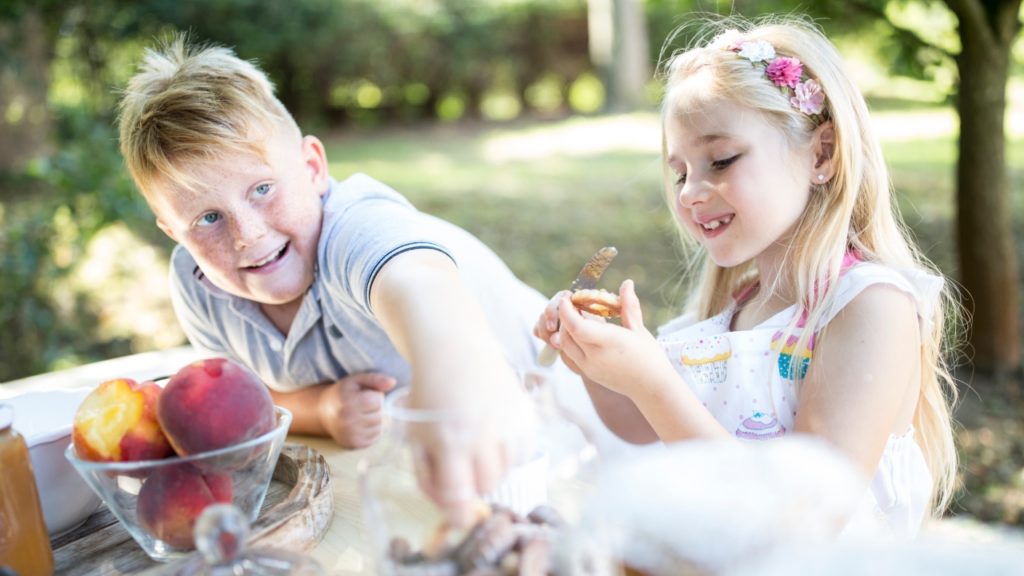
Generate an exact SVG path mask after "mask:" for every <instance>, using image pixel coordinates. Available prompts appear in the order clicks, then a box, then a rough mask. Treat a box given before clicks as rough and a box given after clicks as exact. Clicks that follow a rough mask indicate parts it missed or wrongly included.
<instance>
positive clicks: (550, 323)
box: [533, 290, 582, 374]
mask: <svg viewBox="0 0 1024 576" xmlns="http://www.w3.org/2000/svg"><path fill="white" fill-rule="evenodd" d="M570 294H571V292H569V291H568V290H562V291H560V292H558V293H556V294H555V295H554V296H552V297H551V300H549V301H548V305H547V306H545V307H544V312H543V313H542V314H541V315H540V318H539V319H538V320H537V324H536V325H535V326H534V327H533V335H534V336H536V337H537V338H540V339H541V340H543V341H544V343H545V344H547V345H548V346H551V347H552V348H555V349H556V350H557V349H558V347H557V346H554V345H552V341H551V339H552V338H555V339H556V340H557V338H558V325H559V319H558V305H559V303H560V302H561V301H562V300H563V299H565V300H568V299H569V296H570ZM562 362H565V365H566V366H568V367H569V369H570V370H572V371H573V372H575V373H577V374H582V373H581V372H580V369H579V368H578V367H577V366H576V365H575V364H574V363H573V362H572V360H571V359H569V358H567V357H566V355H565V354H562Z"/></svg>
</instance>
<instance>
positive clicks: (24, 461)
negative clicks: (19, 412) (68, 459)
mask: <svg viewBox="0 0 1024 576" xmlns="http://www.w3.org/2000/svg"><path fill="white" fill-rule="evenodd" d="M13 423H14V408H12V407H11V406H10V405H8V404H0V471H2V472H0V567H6V568H10V569H13V570H14V571H15V572H16V573H18V574H21V575H22V576H28V575H35V574H52V573H53V550H51V549H50V539H49V536H47V534H46V524H45V523H44V522H43V508H42V506H41V505H40V503H39V492H38V490H37V489H36V481H35V477H34V476H33V475H32V462H31V461H30V460H29V454H28V446H27V445H26V444H25V439H24V438H22V437H21V435H20V434H18V432H17V431H15V430H14V428H13V426H12V425H13Z"/></svg>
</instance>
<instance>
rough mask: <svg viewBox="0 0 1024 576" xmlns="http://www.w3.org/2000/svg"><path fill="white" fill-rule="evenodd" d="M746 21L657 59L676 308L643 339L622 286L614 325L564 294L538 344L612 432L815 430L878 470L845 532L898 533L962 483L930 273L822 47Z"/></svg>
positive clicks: (827, 48)
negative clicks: (677, 234)
mask: <svg viewBox="0 0 1024 576" xmlns="http://www.w3.org/2000/svg"><path fill="white" fill-rule="evenodd" d="M730 24H731V25H735V24H736V23H735V22H730ZM743 28H744V30H743V32H739V31H737V30H735V29H730V30H727V31H724V32H722V33H720V34H718V35H717V36H715V37H714V39H713V40H712V41H710V42H708V43H706V44H705V45H700V46H697V47H695V48H692V49H690V50H687V51H685V52H682V53H680V54H678V55H675V56H674V57H673V58H671V60H670V62H669V63H668V66H667V78H666V90H665V97H664V102H663V106H662V128H663V146H662V148H663V152H664V159H665V166H666V170H665V173H666V188H667V191H668V194H667V200H668V204H669V206H670V207H671V209H672V211H673V215H674V217H675V220H676V222H677V224H678V226H679V228H680V230H681V233H682V236H683V237H684V239H685V238H687V237H689V238H693V239H695V240H696V241H697V242H698V243H699V244H700V245H701V247H702V248H703V250H701V252H702V253H703V256H704V258H705V266H704V270H703V273H702V274H701V276H700V278H699V281H698V282H697V283H696V284H695V287H694V289H693V290H692V293H691V297H690V300H689V303H688V304H689V306H688V311H687V314H685V315H684V316H682V317H681V318H678V319H676V320H674V321H671V322H669V323H668V324H667V325H665V326H663V327H662V328H661V330H660V331H659V335H658V337H657V338H655V337H654V336H652V335H651V334H650V333H649V332H648V331H647V330H646V329H645V328H644V324H643V318H642V314H641V309H640V304H639V301H638V300H637V297H636V293H635V291H634V287H633V283H632V281H629V280H627V281H625V282H624V283H623V284H622V286H621V288H620V291H619V295H620V297H621V303H622V325H621V326H618V325H614V324H609V323H604V322H599V321H595V320H594V318H593V317H589V316H585V315H583V314H581V313H580V312H578V311H577V310H576V309H575V308H574V307H573V306H572V304H571V302H570V301H569V298H568V297H567V296H566V294H565V293H559V294H558V295H556V296H555V298H553V299H552V301H551V303H550V304H549V306H548V308H547V309H546V310H545V312H544V314H543V316H542V317H541V318H540V320H539V321H538V323H537V326H536V328H535V333H536V335H537V336H538V337H540V338H541V339H543V340H545V341H547V342H549V343H550V344H551V345H552V346H553V347H555V348H556V349H558V350H560V352H561V356H562V358H563V360H564V361H565V362H566V364H568V365H569V367H570V368H571V369H573V370H574V371H576V372H578V373H579V374H580V375H581V376H583V378H584V382H585V383H586V384H587V389H588V392H589V393H590V396H591V400H592V401H593V403H594V405H595V408H596V409H597V411H598V413H599V414H600V415H601V417H602V419H603V420H604V421H605V422H606V423H607V424H608V426H609V427H610V428H611V429H612V430H614V431H615V432H616V433H617V434H618V435H619V436H621V437H623V438H624V439H626V440H629V441H632V442H636V443H645V442H653V441H656V440H662V441H665V442H669V441H675V440H683V439H691V438H716V437H727V438H740V439H743V440H765V439H769V438H774V437H777V436H780V435H783V434H790V433H805V434H813V435H817V436H820V437H823V438H825V439H826V440H828V441H829V442H831V443H832V444H833V445H834V446H836V447H837V448H838V449H839V450H840V451H842V452H843V453H845V454H846V455H847V456H849V457H850V458H851V459H852V460H853V461H854V463H856V464H857V465H859V467H860V468H862V469H863V470H864V471H865V472H866V473H867V475H868V477H871V478H873V479H872V481H871V483H870V489H869V490H868V493H867V494H866V496H865V499H864V504H863V506H862V509H861V510H859V511H858V512H857V513H856V514H855V515H854V518H852V519H851V523H850V524H848V527H850V528H851V529H852V528H853V526H857V527H858V529H859V528H860V527H864V526H865V525H867V526H869V528H870V530H872V531H873V532H877V531H878V530H882V531H884V533H886V534H891V535H892V536H894V537H899V538H909V537H912V536H913V535H914V534H916V532H917V529H918V528H919V526H920V525H921V523H922V521H923V519H924V517H925V515H926V512H927V510H928V509H929V507H930V508H931V510H932V511H933V512H935V513H938V512H940V511H941V510H942V509H943V508H944V507H945V506H946V504H947V503H948V501H949V498H950V494H951V491H952V489H953V486H954V480H955V473H956V453H955V450H954V446H953V435H952V428H951V421H950V402H951V401H952V400H953V399H954V398H955V387H954V385H953V382H952V379H951V378H950V375H949V372H948V371H947V369H946V366H945V365H944V363H943V358H942V355H941V354H940V341H941V338H942V328H943V311H942V306H941V300H942V298H943V297H945V293H944V285H943V281H942V280H941V278H940V277H939V276H938V275H936V273H934V272H933V271H931V269H930V268H929V267H928V266H927V265H926V263H925V262H924V261H923V259H922V257H921V256H920V254H918V252H917V250H916V249H915V248H914V247H913V246H912V245H911V242H910V241H909V240H908V239H907V236H906V234H905V233H904V230H903V227H902V224H901V222H900V219H899V216H898V214H897V213H896V211H895V210H894V207H893V200H892V197H891V192H890V186H889V177H888V174H887V171H886V167H885V163H884V161H883V158H882V152H881V147H880V144H879V141H878V138H877V137H876V136H875V134H874V132H873V130H872V126H871V122H870V119H869V117H868V110H867V105H866V103H865V101H864V98H863V96H862V95H861V94H860V92H859V91H858V90H857V88H856V87H855V86H854V85H853V84H852V82H851V81H850V78H849V75H848V74H847V72H846V70H845V68H844V66H843V63H842V61H841V59H840V56H839V54H838V53H837V51H836V49H835V47H834V46H833V45H832V44H831V43H830V42H829V41H828V40H827V39H826V38H825V37H824V36H823V35H822V34H821V33H820V32H819V31H818V30H817V29H816V28H815V27H814V26H813V25H811V24H808V23H805V22H803V21H798V20H787V21H783V20H778V19H775V20H771V21H762V22H760V23H757V24H745V25H743Z"/></svg>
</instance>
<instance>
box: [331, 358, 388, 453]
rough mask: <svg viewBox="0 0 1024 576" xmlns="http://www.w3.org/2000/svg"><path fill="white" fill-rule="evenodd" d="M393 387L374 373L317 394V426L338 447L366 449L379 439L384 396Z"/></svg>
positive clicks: (343, 380) (357, 376)
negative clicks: (319, 424)
mask: <svg viewBox="0 0 1024 576" xmlns="http://www.w3.org/2000/svg"><path fill="white" fill-rule="evenodd" d="M394 387H395V379H394V378H392V377H390V376H386V375H384V374H380V373H376V372H364V373H361V374H352V375H350V376H346V377H345V378H342V379H341V380H338V381H337V382H335V383H334V384H331V385H329V386H327V387H326V388H325V389H324V390H323V392H322V393H321V394H320V401H319V404H318V406H317V414H318V416H319V418H320V423H321V424H322V425H323V427H324V429H325V430H326V431H327V433H328V434H330V435H331V438H334V441H335V442H337V443H338V444H339V445H341V447H343V448H366V447H367V446H369V445H370V444H373V442H374V440H376V439H377V438H378V437H379V436H380V433H381V429H382V426H383V408H384V393H385V392H387V391H388V390H391V389H392V388H394Z"/></svg>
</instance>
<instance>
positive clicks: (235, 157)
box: [119, 37, 545, 522]
mask: <svg viewBox="0 0 1024 576" xmlns="http://www.w3.org/2000/svg"><path fill="white" fill-rule="evenodd" d="M119 123H120V139H121V143H120V145H121V152H122V154H123V155H124V158H125V161H126V164H127V166H128V169H129V171H130V172H131V175H132V177H133V178H134V180H135V183H136V185H137V186H138V188H139V190H140V191H141V192H142V194H143V195H144V196H145V198H146V200H147V202H148V203H149V205H150V207H151V209H152V210H153V213H154V214H155V216H156V219H157V225H158V226H159V227H160V228H161V229H162V230H163V231H164V232H165V233H166V234H167V235H168V236H169V237H171V238H172V239H173V240H175V241H176V242H177V243H178V246H177V247H176V248H175V250H174V253H173V256H172V262H171V278H172V301H173V304H174V309H175V312H176V314H177V316H178V318H179V321H180V322H181V324H182V327H183V329H184V331H185V333H186V334H187V335H188V338H189V340H190V341H191V342H192V344H193V345H194V346H195V347H197V348H198V349H200V350H202V351H204V352H206V353H209V354H213V355H219V356H226V357H229V358H232V359H234V360H236V361H239V362H241V363H242V364H244V365H246V366H248V367H250V368H251V369H252V370H253V371H255V372H256V373H257V374H258V375H259V376H260V377H261V378H262V379H263V380H264V382H265V383H266V384H267V385H268V387H270V388H271V390H272V395H273V397H274V401H275V402H276V403H277V404H279V405H281V406H284V407H286V408H289V409H290V410H291V411H292V412H293V415H294V421H293V423H292V431H293V432H298V433H307V434H318V435H330V436H331V437H332V438H333V439H334V440H335V441H336V442H337V443H338V444H340V445H342V446H345V447H351V448H360V447H364V446H367V445H369V444H370V443H371V442H373V440H374V439H376V438H377V436H378V435H379V434H380V430H381V409H382V399H383V395H384V393H385V392H387V391H389V390H391V389H392V388H394V387H395V386H405V385H410V386H411V402H412V404H413V405H414V406H417V407H420V408H426V409H444V410H450V411H453V412H455V413H457V414H459V413H461V414H464V415H470V416H473V417H474V418H476V419H477V421H478V422H479V423H480V426H481V429H480V433H479V434H475V437H476V444H477V445H476V446H474V447H470V448H469V449H468V450H463V449H459V448H455V447H453V446H451V445H450V444H446V441H445V439H441V438H434V439H429V438H422V439H421V441H422V442H424V443H425V444H426V447H427V449H428V452H429V453H431V454H432V455H433V458H431V459H428V460H429V461H430V462H431V463H432V472H433V475H434V480H435V481H437V482H439V483H440V486H441V487H443V490H441V492H440V496H439V497H438V499H439V500H440V502H439V503H441V504H442V506H446V507H449V512H450V513H452V514H453V515H454V514H458V513H460V511H461V510H463V509H465V507H464V506H462V503H464V502H465V501H466V500H468V499H471V498H472V492H474V491H475V492H477V493H485V492H487V491H488V490H489V489H490V488H492V487H493V486H494V485H495V484H496V481H497V479H498V478H499V477H500V476H501V474H502V471H503V470H502V468H503V466H504V464H503V463H502V462H500V458H498V457H497V456H496V455H497V454H501V453H502V452H501V449H500V446H499V444H498V442H497V440H493V439H494V438H497V437H498V433H497V422H498V421H500V420H501V418H496V416H497V415H499V413H504V414H509V413H512V414H514V413H515V410H513V409H510V406H514V404H510V403H514V402H517V401H521V400H522V397H523V395H522V394H521V389H520V386H519V385H518V380H517V378H516V376H515V373H514V371H513V368H512V367H513V366H514V367H516V368H520V369H522V368H527V367H529V366H532V365H533V363H534V358H535V355H536V349H537V346H538V345H539V343H538V342H537V341H536V340H534V338H533V337H532V335H531V330H532V324H533V322H532V319H533V318H535V317H536V316H537V314H538V312H539V311H540V310H542V309H543V307H544V303H545V300H544V298H543V297H542V296H541V295H540V294H539V293H537V292H536V291H534V290H533V289H531V288H529V287H527V286H526V285H525V284H523V283H521V282H520V281H519V280H517V279H516V278H515V276H514V275H513V274H512V273H511V272H510V271H509V270H508V268H507V267H506V266H505V265H504V264H503V263H502V262H501V260H500V259H499V258H498V257H497V256H496V255H495V254H494V253H493V252H491V251H490V250H489V249H487V248H486V247H485V246H484V245H483V244H482V243H480V242H479V241H478V240H477V239H476V238H474V237H472V236H471V235H470V234H468V233H466V232H465V231H463V230H461V229H459V228H457V227H455V226H454V225H452V224H449V223H447V222H444V221H442V220H439V219H436V218H433V217H430V216H427V215H425V214H422V213H420V212H417V211H416V210H415V209H414V208H413V207H412V206H411V205H410V204H409V203H408V201H406V200H405V199H404V198H403V197H402V196H400V195H399V194H398V193H397V192H395V191H393V190H391V189H389V188H388V187H386V186H384V185H383V184H381V183H379V182H377V181H375V180H373V179H371V178H370V177H368V176H365V175H356V176H353V177H351V178H349V179H347V180H345V181H343V182H336V181H334V180H332V179H331V177H330V176H329V174H328V165H327V158H326V155H325V152H324V147H323V144H322V143H321V142H320V140H318V139H317V138H316V137H314V136H309V135H306V136H303V135H302V134H301V132H300V131H299V128H298V126H297V125H296V123H295V121H294V119H293V118H292V117H291V115H290V114H289V113H288V111H287V110H286V109H285V108H284V107H283V105H282V104H281V103H280V101H278V100H277V98H276V97H275V96H274V94H273V87H272V86H271V84H270V82H269V81H268V79H267V78H266V76H265V75H264V74H263V73H262V72H261V71H259V70H258V69H257V68H256V67H255V66H253V65H252V64H251V63H249V62H246V61H243V60H241V59H239V58H237V57H236V56H235V55H234V54H233V53H232V52H231V51H230V50H228V49H226V48H222V47H210V46H207V47H196V46H190V45H189V44H188V42H187V40H186V38H184V37H178V38H175V39H174V40H173V41H172V42H171V43H170V44H169V45H167V46H164V47H162V48H161V49H160V50H157V51H153V50H147V52H146V55H145V57H144V60H143V63H142V66H141V68H140V70H139V71H138V72H137V73H136V74H135V76H134V77H133V78H132V79H131V81H130V82H129V84H128V87H127V90H126V92H125V94H124V97H123V99H122V102H121V106H120V118H119ZM499 411H500V412H499ZM489 432H490V433H489ZM488 438H490V439H492V440H490V441H489V440H486V439H488ZM453 517H454V518H455V521H456V522H459V519H458V517H456V516H453Z"/></svg>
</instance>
